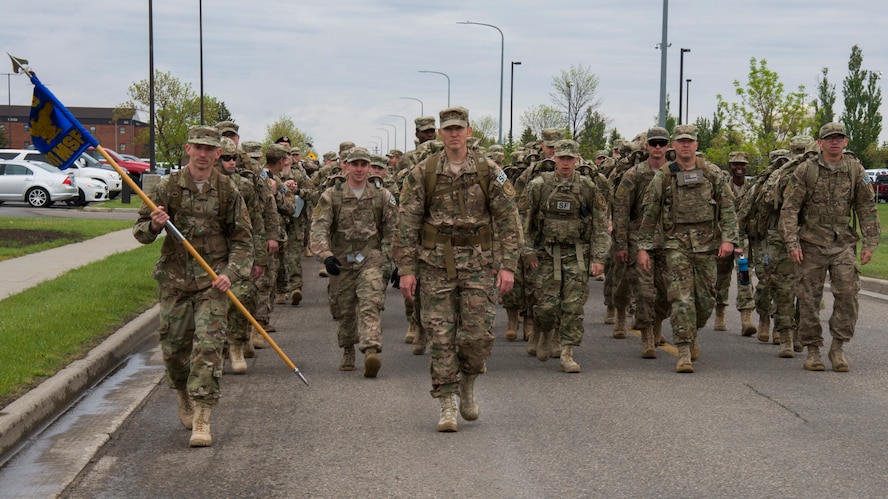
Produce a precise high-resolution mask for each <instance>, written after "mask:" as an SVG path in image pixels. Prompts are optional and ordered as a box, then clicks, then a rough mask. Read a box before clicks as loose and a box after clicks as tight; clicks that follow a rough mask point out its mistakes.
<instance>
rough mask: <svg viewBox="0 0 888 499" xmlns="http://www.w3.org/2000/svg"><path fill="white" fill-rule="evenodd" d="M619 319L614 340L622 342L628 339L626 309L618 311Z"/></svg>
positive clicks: (616, 323) (615, 323) (622, 308)
mask: <svg viewBox="0 0 888 499" xmlns="http://www.w3.org/2000/svg"><path fill="white" fill-rule="evenodd" d="M616 315H617V319H616V320H615V321H614V338H616V339H618V340H622V339H624V338H626V307H620V308H618V309H617V314H616Z"/></svg>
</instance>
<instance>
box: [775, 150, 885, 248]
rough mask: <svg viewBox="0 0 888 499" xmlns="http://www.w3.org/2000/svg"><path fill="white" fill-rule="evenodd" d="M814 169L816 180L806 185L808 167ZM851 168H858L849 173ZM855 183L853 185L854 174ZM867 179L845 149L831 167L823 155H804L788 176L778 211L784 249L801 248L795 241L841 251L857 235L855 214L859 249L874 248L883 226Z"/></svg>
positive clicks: (858, 164)
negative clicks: (836, 162)
mask: <svg viewBox="0 0 888 499" xmlns="http://www.w3.org/2000/svg"><path fill="white" fill-rule="evenodd" d="M810 168H817V169H818V174H817V181H816V182H815V183H814V185H813V186H809V185H808V181H809V180H808V170H809V169H810ZM851 169H856V170H857V173H856V174H854V175H852V172H851ZM853 177H856V182H855V183H854V185H852V178H853ZM869 183H870V180H869V177H868V176H867V175H866V172H865V171H864V170H863V166H862V165H861V164H860V162H859V161H857V159H855V158H854V157H853V156H852V155H850V154H845V155H844V156H843V157H842V160H841V161H840V162H839V163H838V165H836V167H835V169H830V168H829V167H828V166H827V165H826V163H825V162H824V160H823V156H822V155H817V156H814V157H811V158H808V160H807V161H805V162H803V163H801V164H800V165H799V166H798V167H797V168H796V169H795V172H793V173H792V176H791V177H790V178H789V185H788V186H787V188H786V192H785V193H784V202H783V208H782V209H781V211H780V222H779V226H780V232H781V233H782V235H783V241H784V243H785V244H786V249H787V251H793V250H796V249H799V240H802V241H806V242H808V243H811V244H815V245H817V246H820V247H821V248H824V249H828V250H830V252H832V251H836V252H838V251H842V250H844V249H845V248H847V247H849V246H852V245H854V244H856V243H857V241H859V240H860V237H859V236H858V235H857V230H856V229H855V227H854V226H853V224H851V220H852V215H854V214H856V215H857V218H858V219H859V223H860V232H861V233H862V234H863V249H864V250H868V251H873V250H875V249H876V245H877V244H878V243H879V235H880V233H881V227H880V225H879V217H878V214H877V213H876V203H875V200H874V196H873V190H872V188H871V186H870V185H869Z"/></svg>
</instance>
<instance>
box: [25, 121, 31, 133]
mask: <svg viewBox="0 0 888 499" xmlns="http://www.w3.org/2000/svg"><path fill="white" fill-rule="evenodd" d="M30 131H31V125H29V124H27V123H25V133H28V132H30Z"/></svg>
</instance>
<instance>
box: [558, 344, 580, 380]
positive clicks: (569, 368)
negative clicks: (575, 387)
mask: <svg viewBox="0 0 888 499" xmlns="http://www.w3.org/2000/svg"><path fill="white" fill-rule="evenodd" d="M561 370H562V371H564V372H566V373H578V372H580V365H579V364H577V363H576V361H574V360H573V347H572V346H570V345H565V346H563V347H561Z"/></svg>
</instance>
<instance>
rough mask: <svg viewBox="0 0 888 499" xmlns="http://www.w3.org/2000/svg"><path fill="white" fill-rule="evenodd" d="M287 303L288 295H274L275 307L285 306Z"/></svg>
mask: <svg viewBox="0 0 888 499" xmlns="http://www.w3.org/2000/svg"><path fill="white" fill-rule="evenodd" d="M285 303H287V294H286V293H275V294H274V304H275V305H283V304H285Z"/></svg>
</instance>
